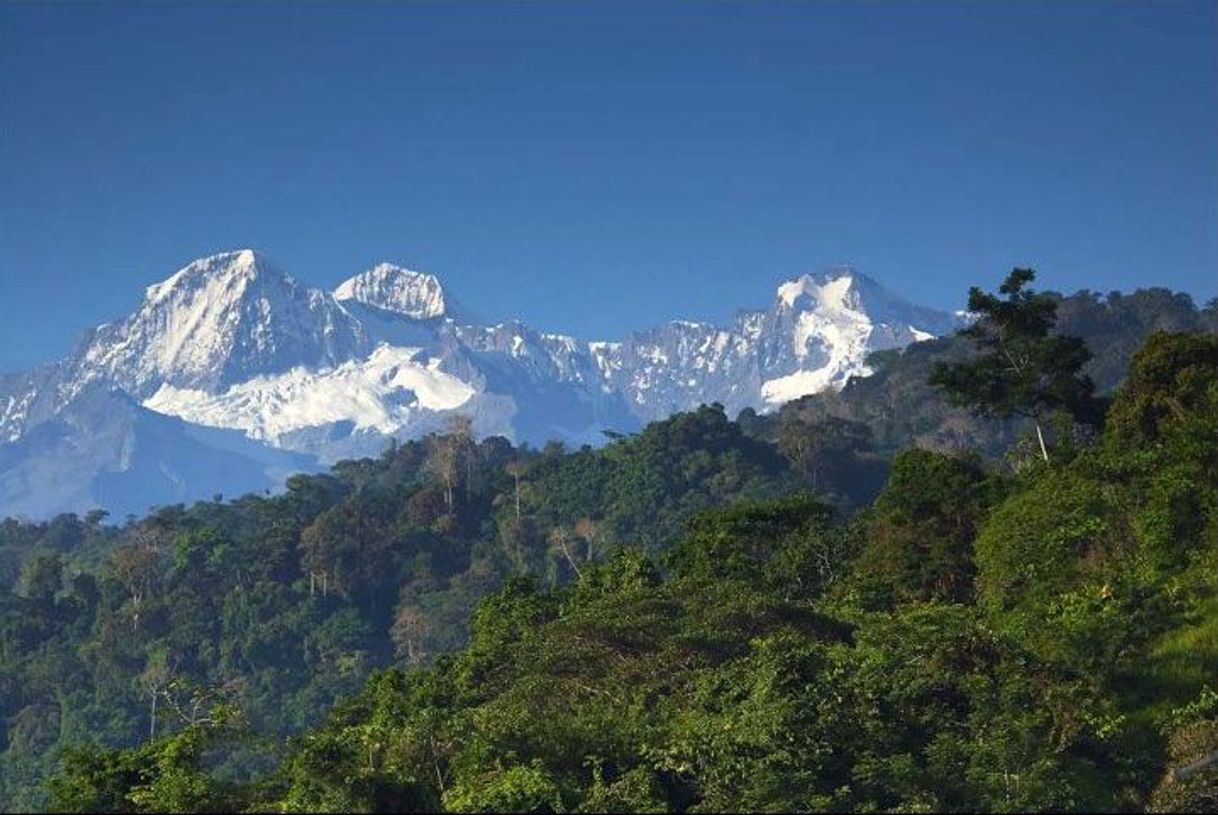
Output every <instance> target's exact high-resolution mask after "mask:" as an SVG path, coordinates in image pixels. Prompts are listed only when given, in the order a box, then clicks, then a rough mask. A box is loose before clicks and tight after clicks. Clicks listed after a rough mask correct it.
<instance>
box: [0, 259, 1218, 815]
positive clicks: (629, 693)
mask: <svg viewBox="0 0 1218 815" xmlns="http://www.w3.org/2000/svg"><path fill="white" fill-rule="evenodd" d="M1029 280H1030V277H1029V278H1028V279H1023V280H1021V279H1019V278H1018V277H1017V276H1014V277H1012V278H1009V279H1008V281H1007V283H1005V284H1004V286H1003V288H1002V289H1000V293H999V296H991V295H984V293H982V292H974V298H973V302H971V304H970V305H971V306H972V307H974V311H979V312H981V313H982V314H983V315H986V316H983V317H982V319H980V320H979V321H978V323H976V324H974V325H975V327H976V326H980V328H978V329H977V330H974V331H973V332H972V334H970V333H968V332H965V333H963V334H961V335H958V336H956V337H951V338H945V339H942V340H935V341H930V342H926V343H919V344H917V345H914V346H911V347H909V348H908V349H906V350H905V351H903V352H884V353H881V354H877V355H875V357H874V359H873V360H872V365H873V367H874V368H875V370H876V373H875V374H874V375H873V376H870V377H867V378H864V379H856V380H853V381H852V382H851V383H850V384H849V385H848V386H847V387H846V388H845V389H844V390H843V391H841V392H840V393H830V394H821V395H817V396H813V397H807V398H805V399H802V400H799V401H797V402H794V403H791V404H789V405H787V406H786V407H784V408H783V410H781V411H780V412H779V413H777V414H776V415H770V416H760V415H756V414H754V413H752V412H751V411H746V412H745V413H744V414H742V415H741V416H740V417H739V418H738V420H736V421H731V420H729V418H728V417H727V416H725V415H724V413H723V411H722V409H721V408H718V407H717V406H708V407H703V408H701V409H699V410H697V411H694V412H692V413H687V414H680V415H677V416H674V417H672V418H670V419H668V420H666V421H663V422H658V423H655V424H652V425H650V426H648V427H647V428H645V429H644V430H643V431H641V432H640V433H638V434H636V435H633V436H628V437H624V438H615V439H613V440H611V441H610V442H609V443H608V444H606V445H605V446H604V447H602V448H599V449H592V448H583V449H580V450H574V451H571V450H564V449H563V448H562V447H561V446H559V445H550V446H547V447H546V448H545V449H542V450H531V449H524V448H514V447H513V446H512V445H511V444H509V443H508V442H507V441H506V440H503V439H499V438H491V439H484V440H482V441H475V440H474V439H473V438H472V437H471V435H470V433H469V428H468V425H467V424H465V423H462V422H459V421H458V422H454V423H453V425H452V426H451V427H450V428H449V432H447V433H445V434H442V435H435V436H431V437H428V438H426V439H423V440H420V441H414V442H407V443H401V444H397V445H394V446H393V447H391V448H390V449H388V450H386V452H385V453H384V454H383V455H382V456H381V457H379V458H377V459H367V460H361V461H350V462H343V463H341V464H339V465H337V466H336V467H335V468H334V469H333V471H332V472H330V473H328V474H325V475H316V476H296V477H294V478H292V479H291V480H290V481H289V482H288V485H287V488H286V490H285V491H284V493H283V494H281V495H277V496H258V495H250V496H244V497H241V498H238V499H236V500H229V501H225V500H223V498H222V497H221V496H217V497H216V500H214V501H211V502H202V503H198V504H195V505H194V506H190V507H185V506H173V507H164V508H160V509H158V510H156V511H154V512H152V513H150V514H149V515H148V516H146V517H144V518H131V519H127V520H126V521H125V522H123V523H121V524H117V525H113V524H108V523H107V520H108V519H107V518H106V517H105V516H104V514H102V513H92V514H90V515H87V516H85V517H84V518H78V517H76V516H61V517H58V518H55V519H53V520H51V521H49V522H46V523H25V522H20V521H16V520H8V521H5V522H3V524H0V630H2V632H3V634H2V637H0V715H2V716H3V719H4V727H3V731H2V732H0V751H2V752H0V808H4V809H7V810H12V809H40V808H48V807H51V808H55V809H61V810H73V811H160V810H168V811H191V810H212V811H232V810H259V811H262V810H272V811H309V810H319V809H320V810H346V811H361V810H362V811H369V810H375V811H409V810H416V811H417V810H424V811H427V810H436V809H441V808H443V809H446V810H455V811H470V810H473V811H568V810H574V811H669V810H674V811H719V810H739V809H743V810H749V811H754V810H755V811H790V810H795V811H807V810H834V811H839V810H841V811H845V810H851V811H875V810H877V809H878V810H893V809H901V810H955V811H976V810H986V811H990V810H993V811H1012V810H1026V809H1036V810H1063V809H1069V810H1083V811H1086V810H1094V809H1100V810H1116V811H1140V810H1146V809H1151V810H1156V809H1157V810H1173V809H1181V808H1192V809H1211V810H1212V809H1214V808H1215V807H1218V765H1213V764H1211V765H1206V766H1200V764H1202V763H1203V761H1202V760H1204V759H1206V758H1207V757H1210V756H1212V755H1213V754H1214V751H1218V577H1216V575H1218V338H1216V337H1215V334H1214V332H1215V331H1218V307H1216V306H1215V304H1214V303H1211V304H1209V305H1208V306H1207V307H1206V308H1204V309H1197V308H1196V307H1194V305H1193V304H1192V302H1191V301H1190V300H1189V299H1188V298H1187V297H1186V296H1183V295H1178V294H1172V293H1170V292H1166V291H1164V290H1159V289H1151V290H1146V291H1140V292H1137V293H1135V294H1132V295H1109V296H1107V297H1100V296H1098V295H1095V294H1092V293H1088V292H1083V293H1079V294H1077V295H1073V296H1071V297H1061V296H1058V295H1052V294H1049V295H1045V294H1036V293H1033V292H1030V291H1029V290H1027V288H1026V285H1025V284H1026V283H1027V282H1029ZM1012 281H1014V283H1012ZM987 297H988V298H990V299H989V300H986V299H985V298H987ZM987 309H988V310H987ZM1012 315H1014V316H1015V317H1017V318H1018V317H1023V318H1026V319H1023V320H1022V322H1020V320H1018V319H1017V320H1015V321H1014V322H1011V321H1010V320H1011V318H1012ZM1028 315H1031V317H1028ZM1004 320H1007V321H1008V322H1009V324H1010V325H1013V326H1016V327H1019V328H1020V330H1022V331H1023V333H1022V334H1020V332H1019V331H1014V332H1013V333H1011V332H1008V333H1006V334H1003V335H1002V336H1003V337H1004V340H1003V342H1006V343H1008V344H1007V345H1004V346H1002V347H1000V348H997V347H996V346H994V342H993V337H994V336H997V334H995V333H993V332H991V333H990V334H987V332H986V329H987V328H993V327H994V326H996V325H999V324H1002V323H1003V321H1004ZM1042 324H1043V325H1042ZM1047 326H1053V331H1051V332H1046V331H1041V330H1040V328H1042V327H1047ZM1011 337H1014V340H1012V339H1011ZM1076 337H1077V338H1081V339H1080V340H1075V339H1072V338H1076ZM1011 342H1016V344H1015V345H1011V344H1010V343H1011ZM987 343H989V345H987ZM1018 343H1022V344H1018ZM1012 350H1013V351H1014V353H1015V355H1016V356H1017V357H1018V359H1019V360H1021V361H1022V360H1024V359H1025V358H1026V360H1028V371H1027V375H1026V376H1024V375H1023V374H1021V375H1020V376H1016V377H1011V376H1009V375H1008V373H1007V372H1006V371H1005V366H999V367H994V366H991V367H989V368H987V367H986V366H985V362H986V360H987V359H989V358H990V357H992V356H993V355H994V353H996V351H1001V352H1002V353H1005V354H1008V355H1010V354H1011V353H1012ZM987 355H988V356H987ZM1080 366H1081V370H1080ZM1092 385H1094V386H1095V387H1094V389H1093V388H1092ZM1036 427H1040V429H1041V430H1042V432H1043V434H1044V436H1045V438H1046V445H1045V448H1044V450H1043V452H1042V450H1041V448H1040V445H1039V442H1038V440H1037V438H1036V434H1035V433H1034V432H1033V430H1034V428H1036Z"/></svg>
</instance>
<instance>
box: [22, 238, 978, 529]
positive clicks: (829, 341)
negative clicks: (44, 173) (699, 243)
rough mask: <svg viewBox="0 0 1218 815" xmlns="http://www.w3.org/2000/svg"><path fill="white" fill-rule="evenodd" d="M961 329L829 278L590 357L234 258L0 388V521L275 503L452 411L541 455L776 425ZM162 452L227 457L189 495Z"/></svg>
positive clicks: (844, 278) (432, 296)
mask: <svg viewBox="0 0 1218 815" xmlns="http://www.w3.org/2000/svg"><path fill="white" fill-rule="evenodd" d="M957 325H958V318H957V317H954V316H952V315H948V314H943V313H940V312H937V311H933V310H930V309H925V308H921V307H918V306H914V305H912V304H909V303H906V302H904V301H902V300H900V299H899V298H896V297H894V296H893V295H891V294H890V293H889V292H887V291H885V290H884V289H883V288H882V287H881V286H880V285H879V284H877V283H876V282H875V281H873V280H871V279H869V278H867V277H866V276H864V275H862V274H859V273H858V272H856V271H855V270H853V269H851V268H849V267H836V268H832V269H828V270H826V271H823V272H818V273H816V274H806V275H803V276H801V277H798V278H795V279H793V280H788V281H786V282H784V283H782V284H781V285H780V286H779V287H778V289H777V291H776V292H775V294H774V297H773V300H772V302H771V304H770V305H769V307H767V308H765V309H759V310H748V311H741V312H739V313H738V314H737V316H736V318H735V319H734V320H733V321H732V322H731V323H730V324H729V325H725V326H715V325H709V324H705V323H693V322H687V321H680V320H677V321H673V322H670V323H668V324H665V325H662V326H659V327H656V328H652V329H648V330H643V331H638V332H634V333H632V334H631V335H629V336H627V337H625V338H623V339H622V340H620V341H613V342H608V341H588V340H586V339H578V338H575V337H570V336H565V335H560V334H547V333H543V332H539V331H536V330H534V329H533V328H530V327H529V326H527V325H525V324H524V323H521V322H519V321H509V322H505V323H500V324H497V325H484V324H482V322H481V321H480V320H478V318H477V317H476V316H475V315H474V314H473V313H472V312H470V311H468V310H467V309H466V308H465V307H464V306H462V305H461V304H460V303H458V302H457V301H455V300H454V299H453V298H452V297H451V296H450V294H449V293H448V292H447V291H446V290H445V289H444V286H443V285H442V284H441V282H440V280H439V279H438V278H437V277H436V276H434V275H431V274H427V273H423V272H418V271H412V270H410V269H407V268H404V267H402V266H398V265H395V264H391V263H381V264H378V265H376V266H374V267H373V268H372V269H369V270H368V271H365V272H363V273H361V274H357V275H355V276H354V277H351V278H349V279H347V280H346V281H345V282H343V283H342V284H340V285H339V286H338V287H337V288H336V289H335V290H334V291H333V292H332V293H331V292H325V291H322V290H319V289H315V288H310V287H308V286H305V285H303V284H301V283H298V282H297V281H295V280H294V279H293V278H291V277H290V276H289V275H287V274H285V273H284V272H282V271H281V270H279V269H277V268H275V266H274V265H273V264H271V263H270V262H269V261H267V259H266V258H265V257H263V256H261V255H258V254H256V253H255V252H253V251H251V250H248V249H246V250H241V251H237V252H226V253H222V254H218V255H213V256H211V257H207V258H202V259H200V260H196V261H194V262H193V263H190V264H189V265H187V266H186V267H184V268H182V269H181V270H179V271H178V272H176V273H175V274H174V275H172V276H171V277H169V278H168V279H166V280H165V281H163V282H161V283H158V284H155V285H152V286H150V287H148V289H147V290H146V292H145V294H144V298H143V300H142V302H141V303H140V304H139V306H138V307H137V308H136V310H135V311H134V312H133V313H132V314H131V315H130V316H128V317H127V318H125V319H123V320H120V321H117V322H114V323H109V324H106V325H102V326H99V327H98V328H96V329H94V330H93V331H92V332H90V333H89V334H88V335H87V336H86V338H85V340H84V341H83V342H82V343H81V345H80V346H79V348H78V350H77V351H76V352H75V353H74V354H72V355H71V356H70V357H69V358H68V359H65V360H63V361H61V362H59V363H56V364H54V365H49V366H45V367H43V368H40V369H38V370H36V371H32V372H28V373H22V374H9V375H4V376H0V515H3V514H5V513H7V512H13V511H24V512H38V513H48V512H52V511H58V510H61V509H84V508H87V507H88V506H90V505H91V503H92V504H96V503H109V504H112V505H114V506H119V505H121V506H124V507H128V506H131V505H138V504H139V502H140V501H141V500H144V499H146V498H147V499H149V500H154V499H155V500H163V499H164V497H165V496H173V497H175V498H177V499H179V500H189V499H190V498H193V497H204V496H209V495H211V494H212V493H213V492H218V491H223V492H229V493H231V492H232V491H233V489H234V484H237V485H240V488H241V489H253V488H269V487H273V486H275V485H277V484H278V483H279V482H280V481H281V480H282V478H283V477H284V475H285V472H286V470H285V467H288V466H294V467H296V468H298V469H303V468H307V467H308V466H310V463H313V464H314V465H315V466H316V465H317V464H324V463H328V462H332V461H334V460H336V459H338V458H343V457H350V456H359V455H369V454H375V453H377V452H378V451H379V450H380V449H382V448H383V446H384V444H385V443H386V441H387V439H388V438H390V437H396V438H410V437H418V436H420V435H423V434H426V433H428V432H432V431H435V430H438V429H440V428H442V427H443V425H444V422H445V420H446V418H447V417H448V416H450V415H451V414H454V413H461V414H465V415H468V416H469V417H470V418H472V419H473V422H474V429H475V431H476V432H477V433H478V434H480V435H484V436H485V435H495V434H497V435H504V436H507V437H509V438H512V439H513V440H515V441H517V442H521V441H527V442H530V443H533V444H540V443H543V442H545V441H547V440H549V439H558V440H562V441H566V442H569V443H598V442H600V441H601V440H602V438H603V436H602V433H601V431H602V430H606V429H612V430H618V431H630V430H633V429H636V428H637V427H639V426H641V425H642V424H643V423H645V422H648V421H651V420H654V419H658V418H662V417H664V416H667V415H669V414H671V413H673V412H676V411H680V410H687V409H692V408H694V407H697V406H698V405H699V404H702V403H710V402H719V403H721V404H723V405H724V406H725V407H726V408H727V410H728V411H729V413H733V414H734V413H735V412H738V411H739V410H741V409H743V408H745V407H752V408H756V409H759V410H763V411H764V410H772V409H775V408H776V407H778V406H779V405H781V404H782V403H783V402H785V401H787V400H790V399H793V398H796V397H798V396H802V395H804V394H807V393H811V392H814V391H818V390H821V389H824V388H829V387H841V386H842V385H844V384H845V383H846V381H847V380H848V379H849V378H850V377H851V376H865V375H867V373H869V371H868V369H867V366H866V356H867V354H869V353H870V352H872V351H875V350H879V349H886V348H897V347H903V346H905V345H907V344H909V343H911V342H916V341H918V340H922V339H926V338H929V337H932V336H937V335H940V334H943V333H947V332H950V331H952V330H954V328H955V327H956V326H957ZM98 394H105V395H104V396H99V395H98ZM99 400H100V401H102V402H106V403H113V404H115V405H121V409H115V410H113V411H110V412H109V413H108V412H107V411H105V410H99V409H97V408H96V405H97V404H98V403H99ZM115 400H117V401H115ZM110 414H113V416H112V417H111V415H110ZM82 416H83V417H87V418H85V419H82V418H80V417H82ZM73 417H75V418H73ZM157 417H161V418H160V419H158V418H157ZM170 417H172V419H171V418H170ZM69 420H70V421H69ZM91 423H92V424H91ZM150 428H151V429H150ZM208 434H211V435H210V436H209V435H208ZM48 439H52V440H54V441H53V443H52V442H49V441H47V440H48ZM104 439H112V440H114V439H119V440H121V443H119V442H117V441H115V442H113V443H111V442H106V443H101V440H104ZM234 439H238V440H240V444H235V442H234ZM171 443H172V444H178V445H181V446H183V449H186V448H189V449H191V450H192V451H193V453H194V455H193V459H192V460H199V461H202V460H204V459H208V456H206V455H203V454H201V453H200V452H199V449H198V445H204V446H209V445H210V446H211V447H216V448H217V451H218V452H217V454H218V455H219V458H215V457H212V459H208V460H211V461H212V464H213V466H210V467H203V466H202V465H200V467H198V468H195V470H196V471H197V472H196V475H197V476H198V477H194V478H193V479H189V480H188V479H186V478H184V477H183V474H187V473H190V472H191V468H190V467H189V465H187V464H184V463H167V462H170V461H171V460H172V462H179V461H180V460H179V459H178V458H174V457H173V456H170V455H167V454H166V453H165V451H162V450H158V449H157V445H166V444H171ZM86 448H87V449H88V450H89V451H90V453H89V454H88V455H86V456H82V455H80V450H83V449H86ZM73 450H75V451H76V452H73ZM252 451H265V453H258V454H254V453H253V452H252ZM209 455H210V454H209ZM283 456H288V458H286V459H285V458H283ZM293 456H294V457H293ZM301 456H304V457H303V458H302V457H301ZM141 462H142V464H141ZM147 462H157V464H156V466H151V465H148V464H147ZM285 462H290V464H285ZM137 465H138V466H137ZM139 467H143V468H144V469H143V470H140V472H141V473H144V474H143V475H140V476H139V477H138V478H137V477H134V476H133V477H130V478H125V477H123V476H122V475H121V474H122V473H133V472H135V471H136V470H137V469H139ZM238 471H239V472H240V473H241V475H240V477H236V476H231V477H230V476H224V477H228V478H229V480H230V482H231V483H228V484H221V483H218V480H219V479H220V477H221V475H220V474H224V473H229V474H231V473H233V472H238ZM157 472H160V473H162V476H163V477H161V478H160V482H161V483H160V486H159V487H157V486H154V483H155V482H157V476H156V473H157ZM31 473H33V474H35V475H36V477H35V475H31ZM149 473H151V475H149ZM115 474H119V475H115ZM209 474H210V475H209ZM251 474H258V475H256V476H255V475H251ZM59 476H62V477H59ZM212 476H215V477H212ZM57 477H58V478H59V480H58V481H57ZM31 479H33V480H31ZM60 481H61V482H62V484H63V486H62V488H61V487H57V486H56V485H57V483H59V482H60ZM102 484H105V485H107V486H106V487H105V488H104V489H103V488H102V487H101V485H102ZM114 484H119V485H126V486H125V487H122V488H121V489H118V491H117V492H116V488H115V487H114V486H113V485H114ZM31 485H35V486H31ZM167 485H168V486H167ZM124 489H125V490H126V492H123V490H124ZM31 496H35V497H34V498H31Z"/></svg>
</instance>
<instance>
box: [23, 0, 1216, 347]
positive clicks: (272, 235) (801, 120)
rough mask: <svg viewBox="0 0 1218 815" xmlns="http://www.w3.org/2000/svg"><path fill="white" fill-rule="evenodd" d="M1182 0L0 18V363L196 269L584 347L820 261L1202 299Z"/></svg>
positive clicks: (914, 292)
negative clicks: (381, 280) (433, 284)
mask: <svg viewBox="0 0 1218 815" xmlns="http://www.w3.org/2000/svg"><path fill="white" fill-rule="evenodd" d="M1216 8H1218V4H1215V3H1213V2H1199V3H1183V2H1180V3H1170V2H1169V3H1154V4H1149V5H1140V4H1134V3H1114V4H1094V3H1092V4H1077V5H1074V4H1063V3H1059V2H1054V3H1045V4H1043V5H1039V4H1032V3H1009V4H997V3H982V2H975V3H954V4H933V5H917V4H913V3H900V4H893V5H885V4H881V3H875V2H872V3H862V4H852V5H837V4H831V3H800V4H794V3H786V4H765V3H748V4H744V3H739V4H713V5H712V4H709V3H708V4H698V3H680V4H677V3H646V4H642V3H640V4H632V3H622V2H615V3H612V4H594V3H578V4H576V3H564V4H559V3H544V2H535V3H523V4H508V3H494V4H492V3H478V4H472V5H459V4H455V3H444V4H415V3H412V4H405V3H400V4H391V3H368V4H366V5H361V6H354V7H352V6H342V7H340V6H337V5H326V4H321V3H309V4H300V5H289V4H287V3H271V2H250V3H242V4H235V3H234V4H222V3H206V4H198V5H183V4H175V5H170V4H152V3H138V4H134V5H119V4H100V3H90V4H87V5H82V6H73V5H68V4H63V3H55V4H15V3H11V2H5V3H3V4H0V370H11V369H16V368H22V367H27V366H29V365H32V364H34V363H37V362H42V361H47V360H50V359H54V358H56V357H59V356H61V355H63V354H64V353H65V352H67V351H68V350H69V348H70V346H71V344H72V342H73V340H74V338H75V337H76V336H77V335H79V333H80V332H81V331H82V330H83V329H84V328H86V327H87V326H89V325H92V324H94V323H97V322H101V321H104V320H108V319H111V318H113V317H116V316H119V315H121V314H124V313H126V312H127V311H129V310H130V309H131V308H133V307H134V306H135V304H136V303H137V302H138V299H139V297H140V295H141V293H142V290H143V287H144V286H146V285H148V284H149V283H152V282H155V281H157V280H159V279H162V278H164V277H167V276H168V275H169V274H170V273H172V272H173V271H174V270H175V269H177V268H178V267H180V266H182V265H184V264H185V263H186V262H188V261H190V260H191V259H192V258H194V257H197V256H201V255H205V254H209V253H212V252H215V251H219V250H223V249H228V248H236V247H246V246H251V247H254V248H257V249H260V250H262V251H264V252H266V253H267V254H268V255H269V256H270V257H271V258H272V259H273V260H274V261H275V262H277V263H278V264H279V265H281V266H282V267H283V268H285V269H286V270H288V271H289V272H291V273H293V274H294V275H295V276H297V277H298V278H300V279H302V280H304V281H307V282H309V283H313V284H316V285H323V286H327V287H330V286H333V285H334V284H336V283H338V282H339V281H340V280H342V279H343V278H345V277H347V276H349V275H350V274H353V273H355V272H357V271H360V270H362V269H364V268H366V267H368V266H370V265H372V264H373V263H375V262H377V261H380V260H393V261H397V262H401V263H404V264H406V265H409V266H412V267H414V268H420V269H424V270H428V271H433V272H435V273H437V274H439V275H440V276H441V278H442V279H443V280H444V282H445V284H446V286H447V287H448V288H449V290H450V291H452V292H453V294H454V295H455V296H457V297H458V298H459V299H461V300H463V301H464V302H465V303H466V304H467V305H468V306H470V307H471V308H472V309H474V310H475V311H477V312H479V313H481V314H483V315H486V316H488V317H491V318H502V317H508V316H518V317H521V318H523V319H525V320H527V321H528V322H530V323H533V324H535V325H537V326H539V327H541V328H545V329H548V330H562V331H567V332H571V333H576V334H578V335H580V336H584V337H588V338H615V337H618V336H621V335H622V334H623V333H625V332H626V331H628V330H629V329H631V328H636V327H645V326H647V325H650V324H654V323H657V322H660V321H662V320H665V319H669V318H675V317H686V318H694V319H720V318H725V317H727V316H728V315H730V314H731V313H732V312H733V311H734V309H735V308H737V307H741V306H754V305H765V304H766V303H768V301H769V299H770V297H771V296H772V291H773V287H774V286H775V284H776V283H777V282H778V281H779V280H780V279H782V278H784V277H789V276H793V275H795V274H797V273H800V272H803V271H808V270H812V269H816V268H819V267H822V266H825V265H829V264H834V263H842V262H847V263H852V264H855V265H857V266H858V267H860V268H861V269H862V270H863V271H865V272H867V273H869V274H870V275H872V276H873V277H875V278H877V279H879V280H880V281H882V282H883V283H885V284H886V285H888V286H889V287H890V288H892V289H894V290H895V291H897V292H899V293H902V294H905V295H907V296H909V297H911V298H912V299H915V300H917V301H919V302H922V303H925V304H928V305H933V306H939V307H945V308H947V307H956V306H958V305H960V304H961V303H962V301H963V299H964V292H965V290H966V289H967V287H968V286H969V285H971V284H983V285H986V286H989V287H993V286H995V285H996V284H997V283H998V282H999V280H1000V279H1001V278H1002V277H1003V275H1004V274H1005V272H1006V271H1007V270H1009V269H1010V268H1011V267H1012V266H1014V265H1032V266H1035V267H1036V268H1038V269H1039V270H1040V284H1041V285H1042V286H1043V287H1046V288H1055V289H1059V290H1066V291H1073V290H1075V289H1078V288H1091V289H1096V290H1101V291H1108V290H1111V289H1122V290H1128V289H1132V288H1135V287H1137V286H1144V285H1150V284H1160V285H1166V286H1171V287H1173V288H1178V289H1183V290H1185V291H1188V292H1190V293H1192V294H1193V295H1194V297H1196V298H1197V299H1198V300H1201V301H1204V300H1207V299H1209V298H1210V297H1213V296H1214V295H1215V294H1218V24H1216V16H1218V15H1216V13H1215V9H1216Z"/></svg>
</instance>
